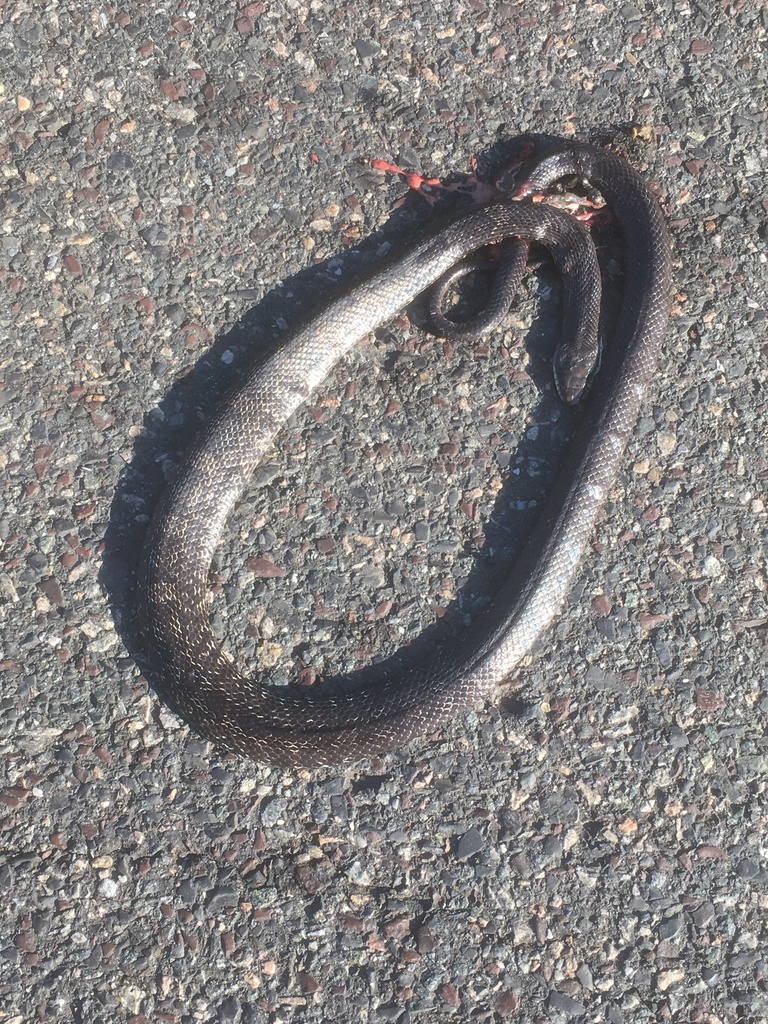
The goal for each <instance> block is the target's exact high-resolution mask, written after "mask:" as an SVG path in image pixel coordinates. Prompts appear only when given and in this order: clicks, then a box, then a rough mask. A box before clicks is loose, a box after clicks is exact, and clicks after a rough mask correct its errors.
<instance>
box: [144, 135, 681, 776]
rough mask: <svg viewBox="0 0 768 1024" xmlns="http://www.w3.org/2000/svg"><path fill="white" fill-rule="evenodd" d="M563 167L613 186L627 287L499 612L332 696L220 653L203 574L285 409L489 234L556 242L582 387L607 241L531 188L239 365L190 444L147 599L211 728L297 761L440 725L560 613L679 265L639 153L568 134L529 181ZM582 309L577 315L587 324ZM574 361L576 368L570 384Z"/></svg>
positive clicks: (213, 733) (152, 540)
mask: <svg viewBox="0 0 768 1024" xmlns="http://www.w3.org/2000/svg"><path fill="white" fill-rule="evenodd" d="M565 176H577V177H579V178H582V179H584V180H585V181H588V182H589V183H590V184H591V185H592V186H594V187H595V188H596V189H597V190H598V191H599V192H601V193H602V195H603V197H604V199H605V202H606V205H607V206H608V207H609V209H610V210H611V212H612V214H613V217H614V218H615V220H616V222H617V224H618V227H619V230H620V232H621V235H622V237H623V244H624V248H625V254H626V255H625V259H624V264H625V270H624V285H623V298H622V303H621V309H620V312H619V315H618V318H617V322H616V326H615V330H614V331H613V332H612V337H611V338H609V339H607V340H606V343H605V346H604V352H603V356H602V362H601V366H600V370H599V372H598V373H596V374H595V377H594V379H593V380H592V382H591V385H590V390H589V394H588V396H587V399H586V401H585V402H584V412H583V416H582V420H581V424H580V427H579V430H578V432H577V435H576V437H575V438H574V441H573V442H572V445H571V448H570V449H569V452H570V454H568V455H566V456H565V457H564V459H563V462H562V465H561V467H560V470H559V476H558V480H557V483H556V485H555V487H554V489H553V494H552V495H550V498H549V499H548V501H547V503H546V504H545V506H544V508H543V511H542V513H541V516H540V517H539V520H538V522H537V526H536V527H535V528H534V531H533V535H532V537H531V540H530V541H529V543H528V546H527V547H526V549H525V550H524V552H523V554H522V556H521V558H520V560H519V561H518V563H517V564H516V566H515V569H514V570H513V572H512V573H511V575H510V577H509V579H508V581H507V582H506V583H505V584H504V586H503V587H502V589H501V590H500V592H499V593H498V594H497V595H496V597H495V599H494V602H493V604H492V606H491V608H490V610H489V612H488V613H487V614H484V615H483V616H482V621H478V622H476V623H474V622H473V623H472V624H471V625H470V626H469V627H468V629H467V630H465V631H464V632H463V633H461V634H460V635H459V636H458V637H456V638H454V639H451V640H448V641H447V642H446V643H445V644H444V645H443V646H442V647H440V648H439V649H438V650H437V651H436V652H435V653H434V655H433V656H432V657H430V658H429V659H427V660H423V661H417V662H415V663H414V664H412V665H410V666H409V667H408V668H406V669H404V670H403V671H402V672H401V674H400V675H398V676H397V677H396V678H392V679H385V680H382V681H381V682H378V683H376V684H375V685H371V686H364V687H362V688H360V689H357V690H341V691H333V692H331V693H327V692H324V687H323V686H322V685H319V686H315V687H299V686H290V687H280V686H274V685H270V683H269V680H268V679H266V678H260V677H256V678H251V677H249V676H247V675H245V674H243V673H242V672H241V671H240V669H239V668H238V667H237V666H236V665H235V664H234V663H233V661H232V660H231V658H230V657H229V656H228V655H227V654H226V653H225V652H224V651H223V650H222V648H221V644H220V641H219V640H218V639H217V637H216V636H215V634H214V632H213V630H212V628H211V624H210V621H209V617H208V610H207V606H208V574H209V570H210V566H211V561H212V558H213V555H214V550H215V548H216V545H217V542H218V541H219V539H220V536H221V534H222V532H223V530H224V527H225V523H226V520H227V517H228V515H229V513H230V511H231V509H232V507H233V506H234V504H235V503H236V502H237V500H238V498H239V497H240V495H241V493H242V491H243V489H244V488H245V486H246V483H247V482H248V479H249V477H250V476H251V474H252V472H253V470H254V468H255V467H256V465H257V464H258V463H259V462H260V461H261V460H262V459H263V457H264V456H265V454H266V453H267V451H268V450H269V448H270V446H271V445H272V442H273V440H274V438H275V436H276V434H277V433H278V431H279V430H280V428H281V426H282V425H283V424H284V423H285V421H286V420H287V419H288V418H289V417H290V416H291V414H292V413H293V412H294V411H295V410H296V409H297V408H298V407H299V406H300V405H301V404H302V403H303V402H304V401H305V400H306V399H307V398H308V397H309V395H310V394H311V392H312V391H313V390H314V389H315V388H316V387H317V386H318V385H319V384H320V383H321V382H322V381H323V380H324V378H325V377H326V376H327V374H328V373H329V372H330V370H331V368H332V367H333V366H334V364H335V363H337V362H338V360H339V359H340V358H341V357H342V356H343V355H344V354H345V353H347V352H348V351H349V350H350V349H351V348H352V347H353V346H354V345H355V344H356V343H357V342H358V341H359V340H360V339H362V338H364V337H365V336H366V335H367V334H369V333H370V332H372V331H374V330H375V329H376V328H377V327H379V326H380V325H382V324H384V323H386V322H387V321H389V320H390V319H392V318H393V317H394V316H395V315H396V314H397V313H398V312H400V311H401V309H402V308H403V307H404V306H406V305H407V304H408V303H409V302H410V301H412V300H413V299H414V298H415V297H416V296H417V295H419V294H420V293H421V292H423V291H424V290H425V289H427V288H428V287H430V286H431V285H432V284H434V283H435V282H436V281H437V280H438V279H439V278H440V277H441V276H442V275H443V274H445V273H446V272H448V271H450V269H451V268H452V267H453V266H454V265H455V264H456V263H457V262H458V261H460V260H461V259H463V258H464V257H465V256H467V255H468V254H469V253H471V252H473V251H475V250H476V249H478V248H479V247H481V246H484V245H486V244H490V243H496V242H501V241H503V240H504V239H506V238H508V237H509V236H517V237H520V238H523V239H527V240H535V241H538V242H542V243H543V244H544V245H546V246H547V247H548V248H550V250H551V252H552V254H553V257H554V259H555V262H556V264H557V265H558V268H559V269H560V272H561V275H562V276H563V278H564V283H565V287H564V311H565V312H564V317H563V319H564V329H568V330H569V338H568V339H566V341H564V342H563V343H562V344H561V346H560V353H561V354H562V359H559V362H560V363H562V365H561V367H560V369H559V371H558V374H559V379H558V387H559V390H560V392H561V394H563V393H564V392H566V393H567V392H569V389H570V391H571V392H572V393H571V396H570V397H572V398H573V397H578V395H579V393H580V391H581V390H582V388H583V384H584V380H585V379H586V376H587V372H588V368H585V367H584V366H579V365H578V364H579V358H576V364H577V365H576V366H575V368H573V367H572V368H571V370H570V371H569V370H568V369H567V363H568V353H569V352H570V351H574V348H573V346H576V350H578V345H579V342H578V340H574V338H575V337H576V335H578V334H579V331H581V330H582V329H584V328H583V323H582V322H581V321H582V320H583V319H584V318H586V319H589V318H590V317H594V316H595V315H596V314H595V309H594V304H595V302H596V301H599V285H598V284H597V283H596V282H597V281H598V280H599V271H598V268H597V264H596V262H595V257H594V247H593V246H592V244H591V241H590V240H589V236H588V234H587V233H586V232H585V231H584V230H583V229H582V228H581V227H580V226H578V225H577V223H576V221H575V219H574V218H572V217H571V216H570V215H568V214H566V213H563V212H561V211H559V210H556V209H553V208H551V207H549V206H547V205H546V204H543V203H533V202H531V201H530V200H529V199H525V198H522V199H518V200H515V201H512V200H506V201H500V202H495V203H492V204H490V205H488V206H485V207H482V208H480V209H478V210H476V211H475V212H473V213H470V214H468V215H465V216H463V217H462V218H460V219H459V220H457V221H455V222H454V223H453V224H451V225H450V226H448V227H447V228H442V229H441V230H439V231H437V232H435V233H434V234H433V235H432V236H431V237H426V238H422V239H421V240H420V241H419V242H417V243H416V244H414V245H412V246H411V247H410V248H408V249H407V250H406V251H405V252H404V253H403V254H402V255H396V256H395V257H394V258H392V259H389V260H387V261H386V262H385V265H384V266H383V267H382V266H377V265H374V266H373V267H372V268H371V269H370V270H369V271H368V272H367V274H366V275H365V277H364V278H362V279H361V280H357V281H356V282H355V283H354V284H353V285H351V286H350V287H349V288H348V290H347V291H345V292H344V293H343V294H341V295H340V296H339V297H337V298H334V299H333V300H332V301H331V302H330V303H329V304H328V305H327V306H326V307H325V308H323V309H321V310H320V312H318V313H317V314H316V315H315V316H313V317H312V318H311V319H309V320H308V321H307V322H306V323H305V324H304V326H302V327H301V328H299V329H298V330H296V331H295V332H294V333H292V334H291V335H289V336H288V338H287V339H286V340H285V341H284V342H283V343H282V344H281V345H280V347H279V349H278V350H277V351H276V352H275V353H274V354H273V355H272V356H271V357H270V358H269V359H267V360H266V361H265V362H263V363H261V364H259V365H257V366H255V367H253V368H252V369H251V370H250V371H249V372H247V373H246V374H245V375H244V377H243V379H242V380H241V381H240V382H239V383H238V384H237V385H236V387H235V389H234V390H233V391H231V392H230V393H229V394H228V395H226V396H225V397H224V399H223V400H222V402H221V403H220V405H219V406H218V408H217V410H216V411H215V412H214V414H213V416H212V417H211V419H210V421H209V423H208V425H207V426H206V427H205V428H204V430H203V431H202V433H201V435H200V436H199V438H198V439H197V441H196V442H195V443H194V444H193V446H192V448H191V450H190V451H189V453H188V454H187V456H186V457H185V460H184V461H183V463H182V465H181V466H180V468H179V471H178V473H177V475H176V478H175V480H174V481H173V483H172V485H171V486H170V487H169V488H168V490H167V492H166V493H165V495H164V496H163V498H162V499H161V502H160V504H159V506H158V508H157V510H156V512H155V514H154V516H153V519H152V522H151V524H150V528H149V531H148V535H147V540H146V543H145V548H144V555H143V560H142V568H141V573H140V582H139V596H140V601H141V606H142V607H141V613H142V621H143V627H142V628H143V634H144V637H145V641H146V647H147V653H148V656H149V661H150V665H151V672H152V675H153V677H154V680H155V682H156V685H157V689H158V691H159V693H160V694H161V696H163V697H164V698H165V699H166V700H167V701H168V702H169V703H170V704H171V705H172V706H173V707H174V709H175V710H176V711H178V712H179V713H180V714H181V715H182V717H183V718H185V719H186V720H187V721H188V722H189V724H190V725H191V726H192V727H193V728H194V729H196V730H197V731H198V732H199V733H201V734H202V735H203V736H205V737H206V738H208V739H211V740H213V741H214V742H215V743H217V744H218V745H220V746H223V747H226V748H228V749H230V750H234V751H237V752H238V753H240V754H243V755H247V756H250V757H252V758H254V759H256V760H259V761H264V762H270V763H273V764H279V765H286V766H299V765H303V766H308V767H314V766H320V765H337V764H341V763H344V762H348V761H353V760H359V759H363V758H366V757H370V756H374V755H377V754H380V753H382V752H384V751H387V750H391V749H394V748H398V747H401V746H403V745H405V744H406V743H408V742H409V741H410V740H412V739H414V738H415V737H417V736H422V735H424V734H425V733H430V732H433V731H435V730H436V729H437V728H438V727H439V726H441V725H442V724H444V723H446V722H447V721H448V720H450V719H453V718H455V717H456V716H457V715H458V714H459V713H460V712H462V711H464V710H466V709H468V708H469V707H471V706H472V705H474V704H475V703H477V702H478V701H479V700H481V699H486V698H488V697H489V696H490V695H492V693H493V691H494V690H495V688H496V687H498V685H499V684H500V683H502V682H503V681H504V680H505V679H506V678H507V677H508V676H509V675H510V673H511V672H512V671H513V670H514V669H515V667H516V666H517V665H518V664H519V663H520V661H521V660H522V659H523V658H524V657H525V656H526V654H527V653H528V652H529V651H530V650H531V647H532V646H533V644H534V642H535V641H536V639H537V638H538V637H539V635H540V634H541V633H542V631H543V630H545V629H546V628H547V627H548V626H549V624H550V623H551V621H552V619H553V618H554V616H555V615H556V613H557V611H558V609H559V607H560V606H561V604H562V602H563V601H564V599H565V597H566V595H567V593H568V591H569V589H570V586H571V581H572V578H573V575H574V572H575V570H576V568H577V566H578V564H579V562H580V560H581V558H582V556H583V554H584V552H585V549H586V547H587V545H588V543H589V539H590V537H591V534H592V529H593V526H594V523H595V519H596V517H597V515H598V513H599V511H600V509H601V507H602V505H603V502H604V500H605V498H606V495H607V492H608V490H609V488H610V487H611V485H612V482H613V480H614V478H615V476H616V473H617V471H618V469H619V467H620V465H621V461H622V455H623V453H624V450H625V447H626V444H627V441H628V439H629V437H630V435H631V433H632V431H633V428H634V425H635V422H636V420H637V416H638V412H639V409H640V404H641V402H642V399H643V395H644V392H645V389H646V385H647V384H648V381H649V379H650V377H651V375H652V373H653V371H654V368H655V366H656V362H657V355H658V350H659V345H660V342H661V340H662V337H663V334H664V330H665V325H666V322H667V316H668V304H669V294H670V277H671V271H670V251H669V240H668V236H667V231H666V227H665V224H664V220H663V217H662V214H661V211H660V209H659V206H658V204H657V202H656V200H655V198H654V197H653V195H652V194H651V192H650V191H649V189H648V188H647V186H646V185H645V183H644V182H643V180H642V179H641V177H640V176H639V175H638V174H637V173H636V172H635V171H634V170H633V169H632V168H631V167H630V166H629V164H627V163H626V162H625V161H624V160H623V159H621V158H619V157H618V156H615V155H613V154H611V153H608V152H606V151H603V150H601V149H596V148H593V147H591V146H588V145H585V144H580V143H575V142H566V141H563V142H562V143H561V144H560V145H559V148H557V150H556V151H555V152H554V153H552V154H551V155H549V156H545V157H544V158H543V159H541V160H540V161H539V162H538V163H535V164H533V166H532V168H531V169H530V170H529V172H528V174H527V178H526V181H525V183H524V185H523V186H522V187H521V188H520V189H519V190H518V196H526V195H530V194H533V193H541V192H545V191H546V190H547V189H548V188H550V187H551V186H552V184H553V183H554V182H555V181H557V180H558V179H560V178H563V177H565ZM571 318H576V319H577V320H578V321H579V323H577V324H576V326H575V327H574V325H573V324H571V323H570V319H571ZM587 330H589V328H587ZM564 366H565V367H566V368H565V369H564V368H563V367H564ZM568 373H572V374H575V376H576V378H577V382H576V384H575V385H574V386H573V387H571V380H570V379H569V378H568ZM579 378H581V382H580V383H579ZM565 397H566V398H567V397H569V396H568V394H565Z"/></svg>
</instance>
